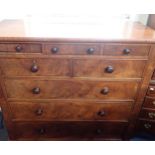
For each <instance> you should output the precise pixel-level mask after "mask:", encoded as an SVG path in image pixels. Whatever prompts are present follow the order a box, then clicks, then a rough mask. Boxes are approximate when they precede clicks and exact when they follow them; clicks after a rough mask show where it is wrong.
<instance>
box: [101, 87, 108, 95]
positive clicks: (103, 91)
mask: <svg viewBox="0 0 155 155" xmlns="http://www.w3.org/2000/svg"><path fill="white" fill-rule="evenodd" d="M108 93H109V88H108V87H104V88H103V89H102V90H101V94H103V95H107V94H108Z"/></svg>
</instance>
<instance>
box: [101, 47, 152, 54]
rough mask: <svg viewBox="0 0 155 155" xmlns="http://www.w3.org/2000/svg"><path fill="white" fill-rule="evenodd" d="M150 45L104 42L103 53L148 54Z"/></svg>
mask: <svg viewBox="0 0 155 155" xmlns="http://www.w3.org/2000/svg"><path fill="white" fill-rule="evenodd" d="M149 50H150V46H149V45H146V44H104V46H103V51H102V52H103V55H120V56H121V55H124V56H127V55H128V56H148V54H149Z"/></svg>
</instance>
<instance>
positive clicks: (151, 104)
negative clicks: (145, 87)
mask: <svg viewBox="0 0 155 155" xmlns="http://www.w3.org/2000/svg"><path fill="white" fill-rule="evenodd" d="M143 107H145V108H155V98H151V97H146V98H145V101H144V104H143Z"/></svg>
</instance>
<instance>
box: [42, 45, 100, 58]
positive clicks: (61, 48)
mask: <svg viewBox="0 0 155 155" xmlns="http://www.w3.org/2000/svg"><path fill="white" fill-rule="evenodd" d="M44 51H45V52H46V53H47V54H58V55H72V54H73V55H74V54H75V55H99V54H100V51H101V49H100V44H82V43H81V44H78V43H75V44H71V43H68V44H67V43H64V44H63V43H61V44H46V45H44Z"/></svg>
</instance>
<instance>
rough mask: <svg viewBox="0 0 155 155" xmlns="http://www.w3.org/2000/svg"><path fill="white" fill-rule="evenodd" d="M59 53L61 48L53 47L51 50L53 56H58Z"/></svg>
mask: <svg viewBox="0 0 155 155" xmlns="http://www.w3.org/2000/svg"><path fill="white" fill-rule="evenodd" d="M58 51H59V48H57V47H53V48H52V49H51V52H52V53H53V54H56V53H57V52H58Z"/></svg>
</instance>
